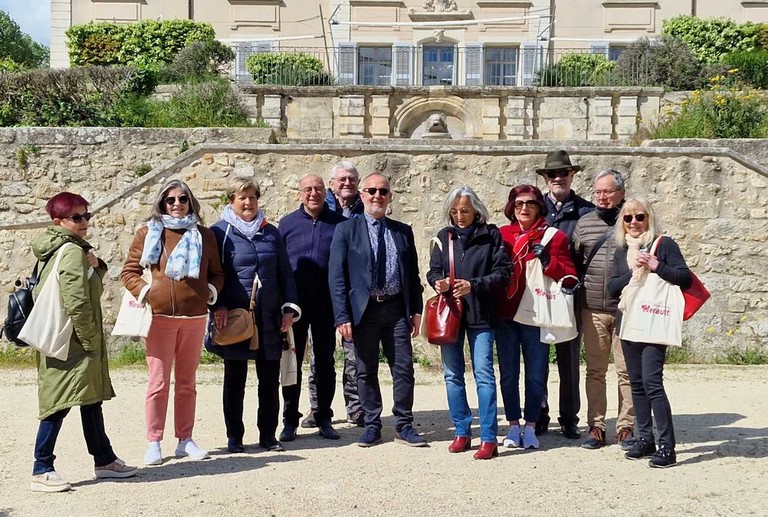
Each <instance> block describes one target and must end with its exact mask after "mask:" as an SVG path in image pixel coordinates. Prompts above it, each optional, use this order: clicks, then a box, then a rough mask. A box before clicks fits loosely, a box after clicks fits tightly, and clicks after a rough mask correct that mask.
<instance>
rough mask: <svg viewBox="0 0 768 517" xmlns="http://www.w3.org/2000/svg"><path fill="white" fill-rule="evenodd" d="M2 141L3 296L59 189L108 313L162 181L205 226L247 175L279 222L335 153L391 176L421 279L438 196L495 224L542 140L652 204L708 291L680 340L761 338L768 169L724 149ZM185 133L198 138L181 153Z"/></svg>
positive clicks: (203, 136)
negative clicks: (458, 193)
mask: <svg viewBox="0 0 768 517" xmlns="http://www.w3.org/2000/svg"><path fill="white" fill-rule="evenodd" d="M0 141H2V142H3V143H4V145H3V147H2V150H0V290H2V292H5V293H8V292H10V291H11V290H12V289H13V282H14V281H15V280H16V278H17V277H19V276H20V275H26V274H28V272H29V271H30V270H31V268H32V265H33V263H34V259H33V257H32V256H31V253H30V250H29V241H30V239H31V236H32V235H33V234H34V233H35V232H37V231H39V228H41V227H43V226H45V224H47V219H46V218H45V217H44V213H43V206H44V203H45V200H46V199H47V198H48V197H49V196H50V195H52V194H54V193H56V192H58V191H61V190H65V189H66V190H70V191H74V192H78V193H80V194H83V195H84V196H85V197H86V198H87V199H89V200H91V201H92V202H93V206H92V210H93V211H94V212H95V217H94V219H93V220H92V225H91V234H90V237H89V240H91V242H92V243H93V244H94V245H95V247H96V248H97V253H98V255H99V256H101V257H102V258H104V259H105V260H106V261H107V263H108V264H109V266H110V270H109V275H108V278H107V281H106V292H105V295H104V300H103V303H104V309H105V310H104V314H105V319H106V321H107V322H108V323H110V322H112V321H114V317H115V310H116V307H117V305H118V303H119V296H120V291H121V285H120V283H119V280H118V274H119V271H120V268H121V266H122V262H123V260H124V258H125V253H126V250H127V247H128V244H129V242H130V240H131V238H132V235H133V232H134V231H135V229H136V227H137V226H138V225H139V224H141V221H142V219H143V218H144V217H145V216H146V215H147V214H148V211H149V204H150V203H151V200H152V198H153V196H154V195H155V193H156V190H157V188H158V187H159V185H160V184H161V183H162V182H164V181H165V180H166V179H169V178H172V177H179V178H183V179H184V180H186V181H188V182H189V183H190V185H191V187H192V188H193V190H194V191H195V193H196V194H197V195H198V196H199V197H200V199H201V202H202V203H203V205H204V208H203V212H204V215H205V218H206V222H208V223H209V224H210V223H213V222H214V221H215V220H217V218H218V216H217V213H218V211H219V210H220V208H221V206H222V200H221V195H222V193H223V192H224V189H225V185H226V184H227V182H228V180H229V179H230V178H232V177H233V176H236V175H251V176H255V177H256V178H257V179H258V181H259V183H260V184H261V186H262V188H263V196H262V200H261V205H262V208H263V209H264V211H265V212H266V214H267V217H268V219H269V220H270V221H272V222H277V221H279V220H280V218H281V217H282V216H283V215H285V214H286V213H288V212H289V211H292V210H294V209H295V208H296V207H297V204H298V202H297V190H296V187H297V184H298V180H299V179H300V177H301V176H302V175H304V174H307V173H316V174H321V175H322V176H323V177H327V171H328V169H329V167H330V166H331V165H332V164H333V163H335V162H336V161H338V160H339V159H342V158H344V159H351V160H354V161H355V162H356V163H357V164H358V165H359V167H360V170H361V171H362V172H363V173H364V174H365V173H368V172H371V171H374V170H380V171H383V172H384V173H386V174H388V175H389V176H390V177H391V178H392V187H393V190H394V194H395V198H394V201H393V204H392V211H393V214H392V215H393V217H395V218H398V219H401V220H403V221H406V222H408V223H410V224H412V225H413V227H414V232H415V235H416V238H417V241H418V242H417V244H418V246H419V251H420V252H421V267H422V277H423V273H424V271H425V270H426V261H425V259H426V251H427V243H428V240H429V238H430V237H432V236H434V235H435V233H436V232H437V231H438V229H439V228H440V227H441V225H442V223H441V206H442V202H443V199H444V197H445V195H446V194H447V193H448V192H449V191H450V190H451V189H453V188H454V187H456V186H459V185H464V184H466V185H470V186H472V187H473V188H475V189H476V190H477V191H478V193H479V195H480V196H481V198H482V199H483V200H484V201H485V202H486V204H487V206H488V208H489V209H490V211H491V213H492V216H491V218H492V222H495V223H497V224H505V222H506V221H505V220H504V217H503V214H502V208H503V206H504V202H505V199H506V195H507V192H508V190H509V188H510V187H512V186H514V185H516V184H518V183H523V182H525V183H534V184H538V185H539V186H540V187H543V184H542V182H541V180H540V179H539V178H538V177H537V176H536V174H535V173H534V169H535V168H536V167H538V166H540V165H541V163H542V162H543V159H544V154H545V153H546V152H547V151H548V150H551V149H553V148H557V147H565V148H566V149H568V150H569V152H570V153H571V156H572V158H573V159H574V161H575V162H578V163H581V164H582V165H583V166H584V169H585V170H584V171H583V172H581V173H579V174H577V177H576V181H575V183H574V188H575V190H576V191H577V192H580V193H588V192H589V189H590V178H591V177H592V176H593V175H594V174H595V173H596V172H597V171H599V170H600V169H602V168H605V167H609V166H610V167H613V168H617V169H619V170H621V171H624V172H626V174H627V177H628V181H627V186H628V192H629V193H630V194H642V195H643V196H645V197H647V198H648V199H649V200H650V201H651V202H653V203H654V204H655V206H656V208H657V211H658V213H659V215H660V219H661V223H662V225H663V228H664V229H665V230H666V232H667V233H669V234H670V235H671V236H672V237H674V238H675V239H676V240H677V241H678V242H679V244H680V246H681V248H682V250H683V253H684V254H685V257H686V259H687V261H688V263H689V264H690V266H691V267H692V268H693V270H694V271H696V273H697V274H698V275H699V276H700V277H701V278H702V280H703V281H704V282H705V284H706V285H707V287H708V288H710V290H711V291H712V294H713V298H712V300H711V301H710V302H709V303H708V304H707V305H705V307H704V308H703V309H702V312H701V313H700V314H698V315H696V316H695V317H694V318H693V319H692V320H691V321H689V322H687V323H686V325H685V329H684V339H685V342H686V343H687V345H688V346H690V347H691V348H692V349H694V350H695V351H697V352H698V353H701V354H704V355H707V354H713V353H715V352H717V351H720V350H723V349H727V348H729V347H744V346H748V345H757V346H766V342H767V340H766V338H768V243H766V230H767V229H768V192H767V190H768V171H767V170H766V168H765V167H763V166H761V165H759V164H758V163H756V162H755V161H753V160H751V159H750V158H748V157H745V156H743V155H741V154H738V153H733V152H731V151H730V150H729V149H727V148H724V147H711V148H703V147H698V146H697V147H691V146H688V147H634V148H633V147H619V146H599V145H594V144H593V145H583V143H581V144H580V143H574V142H562V141H547V142H537V145H536V146H527V145H521V144H519V143H518V145H509V144H504V143H501V142H499V143H495V144H493V143H488V142H482V143H480V142H476V143H475V144H466V145H463V144H450V143H449V144H434V143H426V142H423V141H422V142H419V143H416V142H411V141H403V140H398V141H393V140H389V141H367V140H366V141H358V142H339V141H334V142H321V141H318V142H316V143H286V144H282V145H280V144H274V143H268V142H270V141H272V140H271V133H270V132H269V131H266V132H265V131H264V130H152V129H142V130H139V129H131V130H118V129H107V130H105V129H98V128H94V129H30V128H27V129H5V130H1V131H0ZM183 141H187V142H188V143H189V144H196V143H197V144H198V145H193V147H192V148H190V149H189V150H187V151H185V152H183V153H181V154H179V146H180V142H183ZM243 142H248V143H243ZM253 142H264V143H253ZM760 145H762V146H763V147H768V146H767V145H766V143H765V142H761V143H760ZM21 149H27V150H28V152H27V153H26V155H27V156H26V164H25V165H24V166H22V165H21V164H20V163H19V159H18V152H19V150H21ZM141 163H147V164H149V165H150V166H155V167H154V168H153V170H151V171H149V172H146V171H144V172H146V173H145V174H143V175H141V176H140V175H138V172H137V169H136V168H135V167H136V165H137V164H141ZM4 305H5V304H4V303H2V304H0V307H2V308H0V311H3V312H4V309H5V306H4ZM0 317H4V315H3V314H0Z"/></svg>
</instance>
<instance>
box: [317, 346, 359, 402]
mask: <svg viewBox="0 0 768 517" xmlns="http://www.w3.org/2000/svg"><path fill="white" fill-rule="evenodd" d="M310 339H311V338H310ZM341 348H342V349H343V350H344V373H343V374H342V376H341V382H342V384H343V391H344V404H346V406H347V416H354V415H356V414H358V413H359V412H360V411H362V410H363V408H362V406H361V405H360V397H358V396H357V363H356V360H357V358H356V357H355V344H354V343H353V342H352V341H347V340H346V339H344V338H342V339H341ZM307 384H308V386H309V406H310V410H311V411H312V413H316V412H317V385H316V384H315V353H314V350H313V351H312V354H311V355H310V358H309V377H308V378H307Z"/></svg>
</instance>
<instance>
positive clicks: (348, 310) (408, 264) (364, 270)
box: [328, 217, 424, 326]
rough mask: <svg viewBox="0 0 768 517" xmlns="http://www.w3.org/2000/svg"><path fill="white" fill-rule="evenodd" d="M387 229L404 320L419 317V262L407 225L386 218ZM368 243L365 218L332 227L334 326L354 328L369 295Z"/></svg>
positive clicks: (329, 280)
mask: <svg viewBox="0 0 768 517" xmlns="http://www.w3.org/2000/svg"><path fill="white" fill-rule="evenodd" d="M386 221H387V227H388V228H389V231H390V232H391V234H392V238H393V239H394V241H395V247H396V248H397V260H398V269H399V271H400V284H401V285H402V287H403V297H404V298H405V310H406V315H407V316H408V317H411V316H413V315H414V314H421V311H422V307H423V300H422V297H421V293H422V291H423V290H424V288H423V287H422V285H421V281H420V280H419V259H418V256H417V254H416V243H415V241H414V238H413V230H412V229H411V227H410V226H408V225H407V224H404V223H401V222H399V221H395V220H394V219H390V218H389V217H387V218H386ZM371 253H372V250H371V243H370V240H369V238H368V223H367V221H366V218H365V217H356V218H354V219H349V220H347V221H344V222H342V223H339V224H338V225H336V231H335V232H334V234H333V242H331V258H330V262H329V264H328V269H329V271H328V285H329V287H330V289H331V300H332V302H333V315H334V320H335V322H336V325H337V326H338V325H341V324H342V323H350V322H351V323H352V324H353V325H358V324H359V323H360V320H361V319H362V317H363V313H364V312H365V309H366V307H368V302H369V300H370V296H371Z"/></svg>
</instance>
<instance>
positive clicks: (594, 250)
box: [582, 228, 611, 277]
mask: <svg viewBox="0 0 768 517" xmlns="http://www.w3.org/2000/svg"><path fill="white" fill-rule="evenodd" d="M610 233H611V229H610V228H609V229H608V230H606V231H605V233H604V234H603V236H602V237H600V240H598V241H597V242H596V243H595V245H594V246H593V247H592V249H591V250H590V251H589V256H588V257H587V261H586V262H585V263H584V274H583V275H582V277H585V276H586V275H587V270H588V269H589V265H590V264H591V263H592V260H593V259H594V258H595V256H596V255H597V252H598V251H600V248H602V247H603V244H605V242H606V241H607V240H608V236H609V234H610Z"/></svg>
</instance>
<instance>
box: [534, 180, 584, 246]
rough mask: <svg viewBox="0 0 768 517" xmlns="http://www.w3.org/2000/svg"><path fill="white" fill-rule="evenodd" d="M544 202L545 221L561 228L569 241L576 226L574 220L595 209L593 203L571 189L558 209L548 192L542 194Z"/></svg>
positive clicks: (571, 239)
mask: <svg viewBox="0 0 768 517" xmlns="http://www.w3.org/2000/svg"><path fill="white" fill-rule="evenodd" d="M544 203H545V204H546V205H547V213H546V214H545V216H544V217H545V218H546V220H547V223H548V224H549V225H550V226H554V227H555V228H557V229H558V230H562V231H563V232H564V233H565V234H566V235H567V236H568V240H569V241H571V242H572V241H573V230H574V229H575V228H576V222H577V221H578V220H579V218H581V217H583V216H585V215H587V214H588V213H590V212H591V211H592V210H594V209H595V205H594V204H593V203H591V202H589V201H587V200H586V199H584V198H583V197H581V196H577V195H576V193H575V192H574V191H573V190H571V195H570V196H568V199H566V200H565V201H564V202H563V205H562V206H561V207H560V210H558V209H557V206H556V205H555V202H554V201H552V197H551V196H550V195H549V194H545V195H544Z"/></svg>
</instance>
